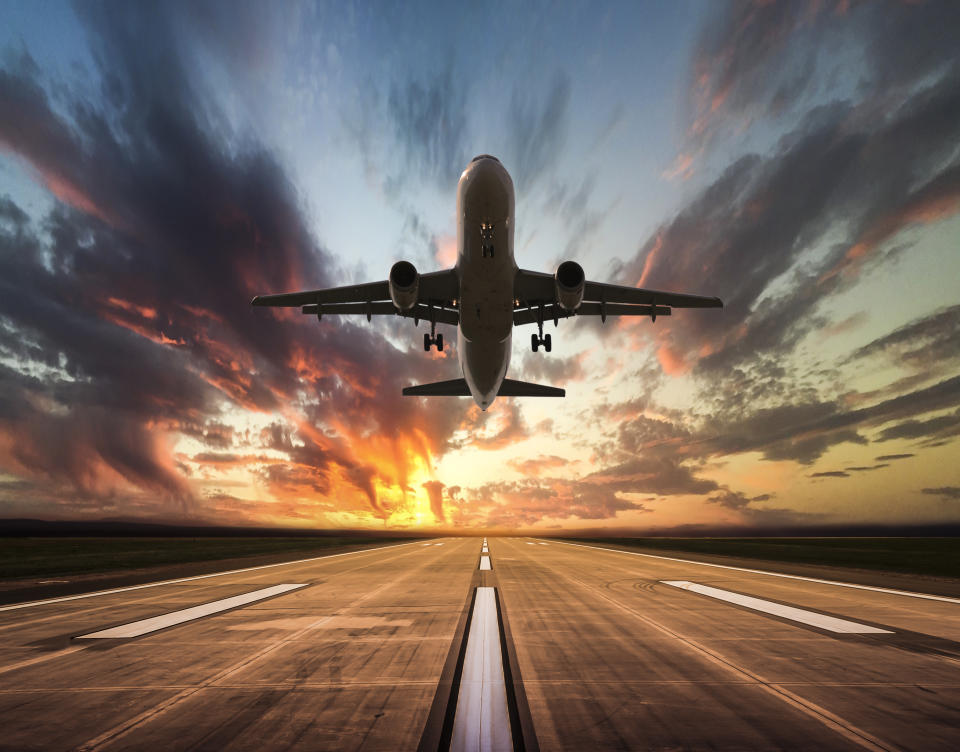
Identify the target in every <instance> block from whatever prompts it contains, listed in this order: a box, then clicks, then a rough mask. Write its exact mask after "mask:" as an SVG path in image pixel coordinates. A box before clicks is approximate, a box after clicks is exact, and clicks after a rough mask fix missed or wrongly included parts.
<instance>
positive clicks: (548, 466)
mask: <svg viewBox="0 0 960 752" xmlns="http://www.w3.org/2000/svg"><path fill="white" fill-rule="evenodd" d="M507 464H508V465H509V466H510V467H512V468H513V469H514V470H516V471H517V472H518V473H520V474H521V475H523V476H525V477H535V478H537V477H540V476H541V475H543V474H544V473H546V472H549V471H551V470H554V471H555V470H556V469H557V468H561V467H567V466H568V465H570V464H571V462H570V460H568V459H565V458H564V457H559V456H557V455H556V454H550V455H544V454H541V455H539V456H537V457H530V458H528V459H525V460H522V459H519V458H518V459H512V460H509V461H508V462H507Z"/></svg>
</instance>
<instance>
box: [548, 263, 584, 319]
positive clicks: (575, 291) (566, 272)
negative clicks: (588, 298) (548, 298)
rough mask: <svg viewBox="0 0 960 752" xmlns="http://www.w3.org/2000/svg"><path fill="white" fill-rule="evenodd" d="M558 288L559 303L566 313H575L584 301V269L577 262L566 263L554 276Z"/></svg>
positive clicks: (558, 268)
mask: <svg viewBox="0 0 960 752" xmlns="http://www.w3.org/2000/svg"><path fill="white" fill-rule="evenodd" d="M553 280H554V284H555V285H556V288H557V302H558V303H559V304H560V307H561V308H563V309H564V310H566V311H575V310H577V308H579V307H580V303H581V302H582V301H583V288H584V285H585V284H586V277H585V275H584V273H583V267H582V266H580V264H578V263H577V262H576V261H564V262H563V263H562V264H560V266H558V267H557V271H556V274H554V275H553Z"/></svg>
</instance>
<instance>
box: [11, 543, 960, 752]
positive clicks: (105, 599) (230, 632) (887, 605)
mask: <svg viewBox="0 0 960 752" xmlns="http://www.w3.org/2000/svg"><path fill="white" fill-rule="evenodd" d="M484 556H487V554H484ZM487 561H488V563H489V565H490V569H481V568H480V566H481V539H480V538H443V539H436V540H434V541H431V542H428V543H427V542H419V541H418V542H412V543H404V544H398V545H389V546H381V547H377V548H371V549H367V550H363V551H354V552H350V553H346V554H340V555H333V556H321V557H317V558H312V559H305V560H300V561H296V562H289V563H283V564H271V565H265V566H259V567H253V568H249V569H241V570H235V571H232V572H227V573H219V574H203V575H199V576H196V577H187V578H180V579H178V580H175V581H168V582H160V583H144V584H140V585H134V586H129V587H122V588H116V589H114V590H112V591H97V592H93V593H83V594H74V595H69V596H64V597H57V598H51V599H47V600H46V601H34V602H27V603H18V604H9V605H5V606H2V607H0V749H2V750H76V749H80V750H140V749H159V750H254V749H256V750H264V749H283V750H286V749H297V750H300V749H304V750H306V749H309V750H317V749H320V750H328V749H329V750H333V749H336V750H340V749H343V750H403V749H411V750H412V749H421V750H433V749H447V748H450V749H481V748H490V749H501V748H512V749H528V750H535V749H543V750H584V749H650V750H680V749H694V750H696V749H711V750H743V749H760V750H776V749H790V750H807V749H816V750H835V749H836V750H848V749H872V750H896V749H903V750H908V749H909V750H956V749H960V599H958V598H954V597H950V596H945V595H935V594H929V593H924V592H923V590H922V587H923V581H922V580H920V579H917V580H916V582H915V584H916V590H911V589H910V588H904V585H905V584H907V585H909V584H910V583H909V581H906V580H905V579H904V578H903V577H900V578H898V579H897V588H896V589H893V588H885V587H884V586H883V585H882V584H881V585H877V584H871V585H857V584H852V585H851V584H850V583H844V582H840V581H836V582H831V581H830V580H831V578H830V577H829V576H827V575H823V576H818V577H805V576H801V575H792V574H786V573H784V572H778V571H777V570H776V568H775V567H774V566H773V565H769V566H767V568H766V569H764V568H762V567H759V566H756V565H755V566H754V567H748V566H744V567H731V566H721V565H717V564H711V563H706V562H702V561H700V562H697V561H687V560H683V559H682V556H681V555H669V556H668V555H665V554H656V555H640V554H635V553H628V552H624V551H618V550H606V549H603V548H601V547H596V546H585V545H577V544H572V543H564V542H559V541H555V540H549V539H542V540H540V539H532V538H490V539H489V550H488V559H487ZM823 571H826V570H823ZM842 575H843V573H837V579H838V580H840V579H842ZM478 592H479V593H480V596H481V597H479V598H478V595H477V594H478ZM481 607H482V608H484V609H486V610H484V611H483V612H482V613H481V612H480V611H479V609H480V608H481ZM491 620H492V621H491ZM481 624H482V625H484V626H483V627H482V630H481V626H480V625H481ZM471 625H473V629H472V630H471ZM497 627H499V638H500V640H499V642H500V644H499V646H498V645H497V635H498V629H497ZM476 635H482V637H481V636H476ZM480 639H483V640H484V642H482V643H478V642H474V644H473V645H470V644H468V643H469V642H470V640H474V641H476V640H480ZM474 667H476V668H474ZM474 671H476V672H481V673H477V674H475V675H474V674H472V673H471V672H474ZM469 688H472V689H471V691H470V692H468V691H467V689H469ZM491 688H493V689H491ZM473 690H476V691H473ZM494 690H496V691H500V692H505V695H504V696H505V698H506V699H505V700H502V699H501V700H497V702H499V703H500V704H499V705H497V707H502V706H503V703H504V702H506V704H507V706H508V712H506V713H504V712H491V711H490V709H489V708H490V705H489V704H487V705H483V704H482V703H489V702H490V700H489V698H490V697H491V696H492V695H491V694H490V692H491V691H494ZM468 697H470V698H474V697H475V698H479V699H475V700H474V699H469V700H468V699H465V698H468ZM484 698H486V699H484ZM474 702H475V703H476V707H475V708H474V707H473V706H468V703H474ZM458 716H459V717H458ZM505 725H509V727H510V728H509V729H505V728H504V726H505ZM462 728H466V729H468V731H467V732H461V731H456V733H455V729H462ZM464 734H466V736H464ZM471 735H476V739H473V737H472V736H471ZM491 740H493V741H491Z"/></svg>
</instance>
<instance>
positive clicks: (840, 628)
mask: <svg viewBox="0 0 960 752" xmlns="http://www.w3.org/2000/svg"><path fill="white" fill-rule="evenodd" d="M660 582H662V583H663V584H664V585H671V586H672V587H675V588H679V589H681V590H689V591H690V592H692V593H699V594H700V595H706V596H708V597H710V598H716V599H717V600H720V601H726V602H727V603H733V604H736V605H738V606H743V607H744V608H749V609H753V610H754V611H762V612H763V613H766V614H772V615H773V616H780V617H782V618H784V619H789V620H790V621H797V622H800V623H801V624H809V625H810V626H812V627H819V628H820V629H825V630H827V631H828V632H837V633H840V634H893V632H891V631H890V630H889V629H880V628H879V627H871V626H869V625H867V624H858V623H857V622H855V621H847V620H846V619H838V618H837V617H835V616H827V615H826V614H818V613H817V612H816V611H807V610H805V609H802V608H796V607H795V606H785V605H783V604H782V603H775V602H773V601H766V600H763V599H762V598H754V597H753V596H750V595H742V594H741V593H733V592H730V591H729V590H721V589H720V588H715V587H710V586H709V585H700V584H698V583H696V582H687V581H686V580H660Z"/></svg>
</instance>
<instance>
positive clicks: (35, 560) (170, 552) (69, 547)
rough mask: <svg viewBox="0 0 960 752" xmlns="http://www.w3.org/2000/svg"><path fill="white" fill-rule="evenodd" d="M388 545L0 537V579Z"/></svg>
mask: <svg viewBox="0 0 960 752" xmlns="http://www.w3.org/2000/svg"><path fill="white" fill-rule="evenodd" d="M403 540H404V541H408V540H410V539H409V538H404V539H403ZM391 542H393V540H392V539H389V538H363V537H316V538H313V537H299V538H252V537H237V538H227V537H223V538H220V537H216V538H202V537H197V538H114V537H110V538H93V537H90V538H87V537H84V538H0V580H14V579H24V578H38V577H66V576H70V575H81V574H95V573H102V572H115V571H128V570H135V569H142V568H145V567H156V566H164V565H170V564H183V563H186V562H200V561H216V560H220V559H235V558H240V557H253V556H264V555H271V554H287V553H289V554H295V555H297V556H303V557H304V558H306V557H309V556H321V555H323V553H324V552H325V551H328V550H330V549H333V548H340V547H343V546H358V545H359V546H363V545H370V544H376V545H389V544H390V543H391ZM293 558H295V557H293Z"/></svg>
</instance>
